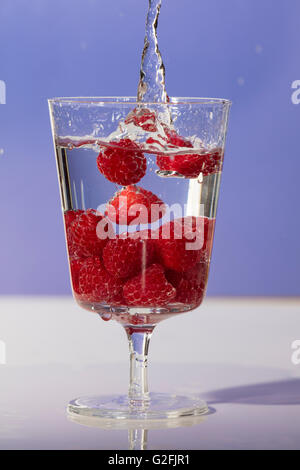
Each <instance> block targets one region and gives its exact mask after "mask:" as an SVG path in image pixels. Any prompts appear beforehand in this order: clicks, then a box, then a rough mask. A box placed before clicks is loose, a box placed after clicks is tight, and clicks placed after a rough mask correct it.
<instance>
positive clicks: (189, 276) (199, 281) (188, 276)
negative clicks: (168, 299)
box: [166, 263, 208, 305]
mask: <svg viewBox="0 0 300 470" xmlns="http://www.w3.org/2000/svg"><path fill="white" fill-rule="evenodd" d="M207 274H208V263H199V264H196V265H195V266H194V267H193V268H192V269H190V270H189V271H186V272H184V273H178V272H177V271H172V270H168V271H167V272H166V278H167V280H168V281H169V282H170V283H171V284H172V285H173V286H174V287H176V292H177V293H176V299H175V300H176V301H177V302H181V303H183V304H189V305H191V304H197V305H200V303H201V301H202V299H203V297H204V293H205V288H206V282H207Z"/></svg>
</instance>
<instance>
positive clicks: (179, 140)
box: [163, 125, 193, 148]
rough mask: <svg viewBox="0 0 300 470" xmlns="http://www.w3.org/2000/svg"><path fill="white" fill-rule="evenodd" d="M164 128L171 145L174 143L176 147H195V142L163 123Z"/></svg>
mask: <svg viewBox="0 0 300 470" xmlns="http://www.w3.org/2000/svg"><path fill="white" fill-rule="evenodd" d="M163 128H164V131H165V133H166V136H167V142H168V144H169V145H174V147H189V148H192V147H193V144H192V143H191V142H190V141H189V140H187V139H186V138H185V137H182V136H181V135H179V134H177V132H176V131H175V130H174V129H169V128H168V127H167V126H166V125H163Z"/></svg>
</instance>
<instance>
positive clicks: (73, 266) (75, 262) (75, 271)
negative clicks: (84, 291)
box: [70, 258, 84, 294]
mask: <svg viewBox="0 0 300 470" xmlns="http://www.w3.org/2000/svg"><path fill="white" fill-rule="evenodd" d="M83 262H84V260H83V259H81V258H71V259H70V274H71V280H72V286H73V291H74V294H79V272H80V269H81V266H82V263H83Z"/></svg>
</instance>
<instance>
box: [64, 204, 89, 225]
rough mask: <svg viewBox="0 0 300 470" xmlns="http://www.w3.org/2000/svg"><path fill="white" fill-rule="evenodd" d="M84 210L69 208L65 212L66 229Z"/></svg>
mask: <svg viewBox="0 0 300 470" xmlns="http://www.w3.org/2000/svg"><path fill="white" fill-rule="evenodd" d="M83 212H84V211H82V210H79V209H78V210H69V211H66V212H65V213H64V218H65V224H66V229H68V228H69V227H70V225H71V223H72V222H74V220H75V219H76V218H77V217H78V216H79V215H80V214H82V213H83Z"/></svg>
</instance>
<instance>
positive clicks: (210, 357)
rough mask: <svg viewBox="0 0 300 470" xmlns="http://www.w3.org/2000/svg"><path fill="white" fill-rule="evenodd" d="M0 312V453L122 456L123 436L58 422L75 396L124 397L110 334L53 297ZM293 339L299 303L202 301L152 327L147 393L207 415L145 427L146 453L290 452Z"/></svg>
mask: <svg viewBox="0 0 300 470" xmlns="http://www.w3.org/2000/svg"><path fill="white" fill-rule="evenodd" d="M0 311H1V317H0V362H5V364H1V365H0V380H1V382H0V383H1V387H0V423H1V424H0V449H127V448H128V431H127V429H126V426H124V425H123V429H105V428H103V427H102V428H101V427H98V426H99V423H98V424H97V423H96V422H84V423H81V424H78V423H77V422H72V421H70V419H68V417H67V415H66V412H65V408H66V405H67V403H68V401H69V400H70V399H72V398H75V397H77V396H81V395H88V394H92V395H95V394H99V395H100V394H107V393H111V392H112V393H125V392H126V390H127V380H128V351H127V344H126V342H127V341H126V337H125V334H124V332H123V331H122V328H121V327H120V326H119V325H118V324H115V323H113V322H107V323H105V322H103V321H102V320H101V319H100V318H98V317H97V316H96V315H94V314H89V313H88V312H86V311H84V310H81V309H80V308H79V307H77V306H76V304H75V303H74V301H73V300H72V299H71V298H65V297H61V298H53V297H52V298H47V297H39V298H29V297H27V298H24V297H19V298H18V297H16V298H5V297H2V298H1V299H0ZM295 340H300V299H283V298H278V299H263V298H262V299H237V298H236V299H207V300H206V301H205V303H204V304H203V305H202V306H201V307H200V308H199V309H197V310H196V311H194V312H191V313H188V314H183V315H179V316H177V317H176V318H172V319H170V320H168V321H165V322H163V323H161V324H160V325H159V326H158V327H157V329H156V331H155V332H154V334H153V338H152V340H151V341H152V343H151V345H150V388H151V390H153V391H163V392H166V391H169V392H182V393H183V392H184V393H186V392H191V393H197V394H200V395H201V396H202V397H203V398H204V399H205V400H207V401H208V403H209V406H210V409H211V414H209V415H207V416H206V417H205V418H204V419H203V420H199V419H198V420H197V419H196V420H193V419H191V420H184V421H178V422H175V421H174V422H173V423H171V424H172V427H170V428H168V429H165V428H163V427H162V423H160V425H159V426H156V427H159V428H158V429H149V430H148V433H147V441H148V442H147V446H148V449H299V448H300V364H294V363H293V362H292V360H291V357H292V354H293V352H294V351H293V349H292V343H293V342H294V341H295ZM1 344H2V350H3V345H5V350H6V358H5V357H4V355H3V351H2V352H1ZM299 345H300V343H299ZM299 357H300V355H299ZM294 362H295V361H294ZM100 424H101V423H100ZM101 425H102V426H103V423H102V424H101ZM149 427H150V426H149ZM144 436H145V433H144Z"/></svg>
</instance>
